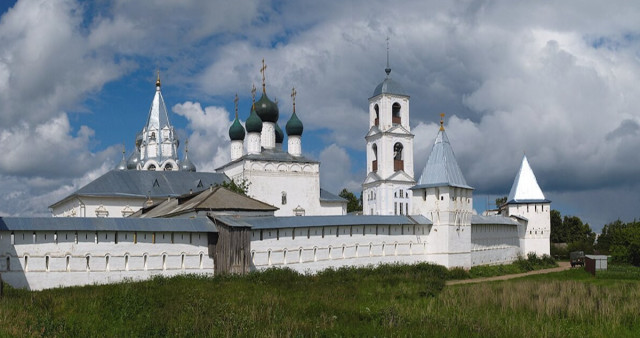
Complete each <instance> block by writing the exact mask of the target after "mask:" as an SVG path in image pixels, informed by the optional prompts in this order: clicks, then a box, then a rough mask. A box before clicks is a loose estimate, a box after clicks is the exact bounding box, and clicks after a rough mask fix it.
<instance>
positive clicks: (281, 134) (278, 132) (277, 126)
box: [276, 123, 284, 143]
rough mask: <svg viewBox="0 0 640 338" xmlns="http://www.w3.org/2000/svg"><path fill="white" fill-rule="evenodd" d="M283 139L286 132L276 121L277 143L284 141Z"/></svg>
mask: <svg viewBox="0 0 640 338" xmlns="http://www.w3.org/2000/svg"><path fill="white" fill-rule="evenodd" d="M282 141H284V133H283V132H282V129H281V128H280V125H279V124H277V123H276V143H282Z"/></svg>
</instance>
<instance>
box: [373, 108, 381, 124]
mask: <svg viewBox="0 0 640 338" xmlns="http://www.w3.org/2000/svg"><path fill="white" fill-rule="evenodd" d="M373 110H374V111H375V112H376V119H375V120H374V123H375V125H376V126H378V125H380V108H379V107H378V104H377V103H376V105H375V106H373Z"/></svg>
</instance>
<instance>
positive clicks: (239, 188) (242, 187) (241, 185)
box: [216, 179, 250, 196]
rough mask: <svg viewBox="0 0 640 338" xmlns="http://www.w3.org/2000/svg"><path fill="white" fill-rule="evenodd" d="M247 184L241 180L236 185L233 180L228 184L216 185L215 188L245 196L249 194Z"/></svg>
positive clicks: (244, 180)
mask: <svg viewBox="0 0 640 338" xmlns="http://www.w3.org/2000/svg"><path fill="white" fill-rule="evenodd" d="M249 184H250V183H248V182H247V180H246V179H242V180H241V181H239V182H238V183H236V181H235V180H233V179H232V180H231V181H229V182H226V181H225V182H222V183H221V184H216V185H217V186H220V187H223V188H227V189H229V190H231V191H233V192H237V193H238V194H242V195H245V196H247V192H249Z"/></svg>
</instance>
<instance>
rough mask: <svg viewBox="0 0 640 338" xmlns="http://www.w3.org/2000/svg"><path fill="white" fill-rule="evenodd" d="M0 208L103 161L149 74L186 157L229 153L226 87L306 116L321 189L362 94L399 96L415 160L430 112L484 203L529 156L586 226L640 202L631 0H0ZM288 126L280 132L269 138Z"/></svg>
mask: <svg viewBox="0 0 640 338" xmlns="http://www.w3.org/2000/svg"><path fill="white" fill-rule="evenodd" d="M0 11H1V12H0V13H1V17H0V154H2V155H1V156H2V157H1V159H0V215H21V216H46V215H49V214H50V213H49V210H48V208H47V207H48V206H49V205H51V204H52V203H54V202H56V201H58V200H60V199H61V198H63V197H65V196H67V195H69V194H71V193H72V192H73V191H75V190H77V189H78V188H80V187H82V186H83V185H85V184H87V183H88V182H90V181H92V180H93V179H95V178H97V177H99V176H100V175H102V174H104V173H105V172H107V171H108V170H111V169H113V168H114V167H115V166H116V165H117V164H118V162H119V161H120V159H121V158H122V148H123V144H124V147H125V149H126V152H127V156H128V154H130V153H131V151H132V150H133V146H134V141H135V135H136V133H137V132H138V131H139V130H141V129H142V127H143V126H144V124H145V122H146V118H147V114H148V111H149V107H150V105H151V101H152V99H153V95H154V92H155V78H156V72H157V71H159V72H160V76H161V79H162V93H163V96H164V99H165V102H166V104H167V107H169V109H170V119H171V122H172V123H173V124H174V127H175V128H176V131H177V134H178V136H179V138H180V140H181V146H180V152H181V153H182V151H183V150H184V144H185V142H184V141H186V140H187V139H188V140H189V145H190V146H189V158H190V159H191V160H192V161H193V162H194V163H195V164H196V166H197V167H198V170H199V171H213V170H214V169H215V168H216V167H218V166H220V165H222V164H224V163H225V162H226V161H228V160H229V157H230V155H229V138H228V128H229V126H230V125H231V121H232V119H233V116H234V103H233V98H234V96H235V94H236V93H237V94H238V96H239V98H240V100H239V104H238V111H239V116H240V119H241V120H242V121H244V120H245V119H246V118H247V116H248V113H249V109H250V104H251V94H250V90H251V86H252V84H255V85H256V86H257V87H259V86H260V84H261V81H262V80H261V74H260V71H259V70H260V67H261V65H262V64H261V62H262V59H263V58H264V60H265V62H266V64H267V70H266V86H267V94H268V95H269V97H270V98H271V99H276V98H277V99H278V104H279V107H280V120H279V121H280V125H281V126H284V124H286V121H287V120H288V118H289V116H290V115H291V111H292V104H291V97H290V93H291V89H292V87H295V88H296V91H297V94H298V95H297V97H296V112H297V114H298V116H299V118H300V119H301V120H302V122H303V123H304V128H305V129H304V134H303V138H302V146H303V153H304V154H305V155H306V156H308V157H311V158H314V159H317V160H319V161H320V162H321V177H320V179H321V185H322V186H323V187H324V188H325V189H327V190H329V191H332V192H334V193H338V192H339V191H340V190H341V189H342V188H347V189H349V190H352V191H354V192H356V193H359V192H360V190H361V184H362V181H363V180H364V178H365V176H366V173H365V170H366V165H365V161H366V160H365V152H364V150H365V140H364V135H365V134H366V133H367V131H368V98H369V97H370V96H371V94H372V93H373V90H374V88H375V87H376V85H377V84H378V83H380V82H381V81H382V80H383V79H384V77H385V73H384V68H385V67H386V62H387V38H388V39H389V40H388V41H389V63H390V67H391V69H392V72H391V76H392V78H393V79H394V80H395V81H397V82H398V83H400V84H401V85H402V86H403V87H404V89H405V91H406V93H407V94H408V95H410V96H411V103H410V115H411V131H412V132H413V133H414V134H415V139H414V158H415V173H416V176H418V175H419V174H420V173H421V172H422V168H423V167H424V164H425V162H426V159H427V157H428V154H429V152H430V149H431V146H432V143H433V140H434V138H435V136H436V134H437V130H438V124H439V123H438V121H439V119H440V116H439V114H440V113H445V114H446V116H445V128H446V130H447V135H448V136H449V139H450V141H451V144H452V146H453V148H454V151H455V154H456V157H457V160H458V164H459V165H460V167H461V169H462V172H463V174H464V175H465V177H466V180H467V182H468V183H469V184H470V185H471V186H473V187H474V188H475V191H474V207H475V209H476V210H477V211H479V212H481V211H482V210H484V209H486V208H487V206H489V207H491V205H490V204H491V203H492V202H493V201H494V200H495V198H497V197H501V196H505V195H507V194H508V193H509V190H510V188H511V185H512V183H513V179H514V177H515V175H516V173H517V170H518V168H519V166H520V163H521V161H522V157H523V154H526V156H527V158H528V160H529V163H530V165H531V167H532V168H533V171H534V172H535V174H536V176H537V179H538V183H539V184H540V186H541V188H542V190H543V191H544V193H545V196H546V198H547V199H550V200H551V201H552V208H555V209H558V210H560V211H561V212H562V214H563V215H575V216H579V217H580V218H582V219H583V220H584V221H586V222H588V223H589V224H590V225H591V227H592V228H593V229H594V230H596V231H598V230H599V229H600V228H602V226H603V225H604V224H606V223H608V222H611V221H614V220H616V219H622V220H633V219H635V218H638V217H639V216H640V211H639V209H640V208H639V207H640V179H639V177H640V152H639V150H640V111H639V110H638V109H639V108H638V107H640V86H638V83H640V20H638V18H639V17H640V3H636V2H626V1H612V2H606V4H605V3H603V2H602V1H562V2H557V1H555V2H554V1H425V0H420V1H394V2H393V3H392V4H391V3H390V2H387V1H375V0H362V1H359V0H354V1H286V0H285V1H259V0H236V1H204V0H202V1H195V0H182V1H170V0H146V1H124V0H96V1H75V0H56V1H53V0H50V1H46V0H18V1H2V2H1V3H0ZM285 142H286V141H285Z"/></svg>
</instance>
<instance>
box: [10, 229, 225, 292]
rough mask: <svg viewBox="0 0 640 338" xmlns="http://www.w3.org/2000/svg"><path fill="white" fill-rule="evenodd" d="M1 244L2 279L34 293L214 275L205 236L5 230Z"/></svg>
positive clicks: (180, 233) (172, 233) (173, 233)
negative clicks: (154, 277)
mask: <svg viewBox="0 0 640 338" xmlns="http://www.w3.org/2000/svg"><path fill="white" fill-rule="evenodd" d="M0 243H1V245H0V248H1V249H0V273H2V278H3V280H4V281H5V282H7V283H9V284H11V285H12V286H14V287H21V288H28V289H30V290H41V289H47V288H53V287H58V286H72V285H86V284H103V283H113V282H118V281H122V280H124V279H125V278H127V279H133V280H141V279H146V278H149V277H151V276H154V275H164V276H173V275H176V274H183V273H195V274H213V260H212V259H211V258H209V256H208V248H207V233H183V232H141V231H138V232H113V231H58V232H54V231H35V232H34V231H14V232H9V231H2V232H0ZM7 263H8V264H7Z"/></svg>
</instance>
